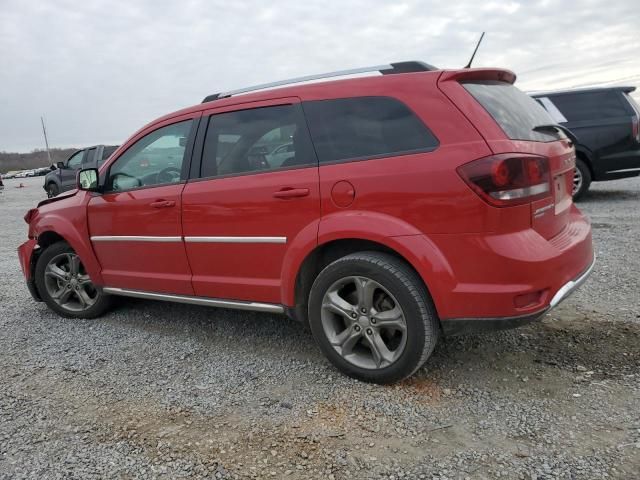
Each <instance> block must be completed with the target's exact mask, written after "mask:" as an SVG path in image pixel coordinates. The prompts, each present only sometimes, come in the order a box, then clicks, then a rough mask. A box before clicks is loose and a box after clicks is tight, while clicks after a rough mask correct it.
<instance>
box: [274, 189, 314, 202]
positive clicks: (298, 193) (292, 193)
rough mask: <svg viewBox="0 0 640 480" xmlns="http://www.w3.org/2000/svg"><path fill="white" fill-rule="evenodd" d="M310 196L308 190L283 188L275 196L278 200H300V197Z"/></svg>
mask: <svg viewBox="0 0 640 480" xmlns="http://www.w3.org/2000/svg"><path fill="white" fill-rule="evenodd" d="M307 195H309V189H308V188H283V189H282V190H279V191H277V192H275V193H274V194H273V196H274V197H276V198H284V199H287V198H298V197H306V196H307Z"/></svg>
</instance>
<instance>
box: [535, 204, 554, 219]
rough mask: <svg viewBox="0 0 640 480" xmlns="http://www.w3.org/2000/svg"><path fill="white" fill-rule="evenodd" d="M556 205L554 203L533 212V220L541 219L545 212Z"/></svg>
mask: <svg viewBox="0 0 640 480" xmlns="http://www.w3.org/2000/svg"><path fill="white" fill-rule="evenodd" d="M555 206H556V204H555V203H550V204H549V205H545V206H544V207H540V208H539V209H537V210H536V211H535V212H533V216H534V217H535V218H538V217H541V216H542V215H544V214H545V212H546V211H547V210H551V209H552V208H553V207H555Z"/></svg>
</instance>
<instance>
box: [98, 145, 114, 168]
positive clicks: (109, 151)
mask: <svg viewBox="0 0 640 480" xmlns="http://www.w3.org/2000/svg"><path fill="white" fill-rule="evenodd" d="M117 148H118V147H104V149H103V150H102V158H101V159H99V160H98V164H99V165H102V164H103V163H104V161H105V160H106V159H107V158H109V157H110V156H111V154H112V153H113V152H115V151H116V149H117Z"/></svg>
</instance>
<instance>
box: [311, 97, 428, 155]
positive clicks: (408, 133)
mask: <svg viewBox="0 0 640 480" xmlns="http://www.w3.org/2000/svg"><path fill="white" fill-rule="evenodd" d="M304 112H305V115H306V117H307V121H308V122H309V130H310V132H311V138H312V140H313V144H314V146H315V148H316V152H317V154H318V158H319V160H320V162H321V163H323V162H333V161H339V160H349V159H361V158H371V157H378V156H389V155H394V154H401V153H411V152H419V151H425V150H432V149H433V148H435V147H437V145H438V140H437V139H436V138H435V137H434V136H433V134H432V133H431V132H430V131H429V130H428V129H427V127H425V125H424V124H423V123H422V122H421V121H420V120H419V119H418V118H417V117H416V116H415V115H414V114H413V112H411V110H409V109H408V108H407V107H406V106H405V105H404V104H403V103H401V102H399V101H398V100H395V99H393V98H388V97H356V98H341V99H336V100H318V101H312V102H305V103H304Z"/></svg>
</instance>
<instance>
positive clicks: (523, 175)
mask: <svg viewBox="0 0 640 480" xmlns="http://www.w3.org/2000/svg"><path fill="white" fill-rule="evenodd" d="M458 173H459V174H460V176H461V177H462V178H463V180H464V181H465V182H467V184H468V185H469V186H470V187H471V188H472V189H473V190H474V191H475V192H476V193H477V194H478V195H480V197H482V198H483V199H484V200H486V201H487V202H489V203H490V204H491V205H495V206H496V207H508V206H512V205H521V204H523V203H528V202H531V201H533V200H538V199H540V198H544V197H547V196H549V195H550V194H551V185H550V175H549V159H548V158H547V157H542V156H538V155H527V154H520V153H502V154H499V155H492V156H490V157H485V158H481V159H479V160H475V161H473V162H471V163H467V164H465V165H462V166H460V167H458Z"/></svg>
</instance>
